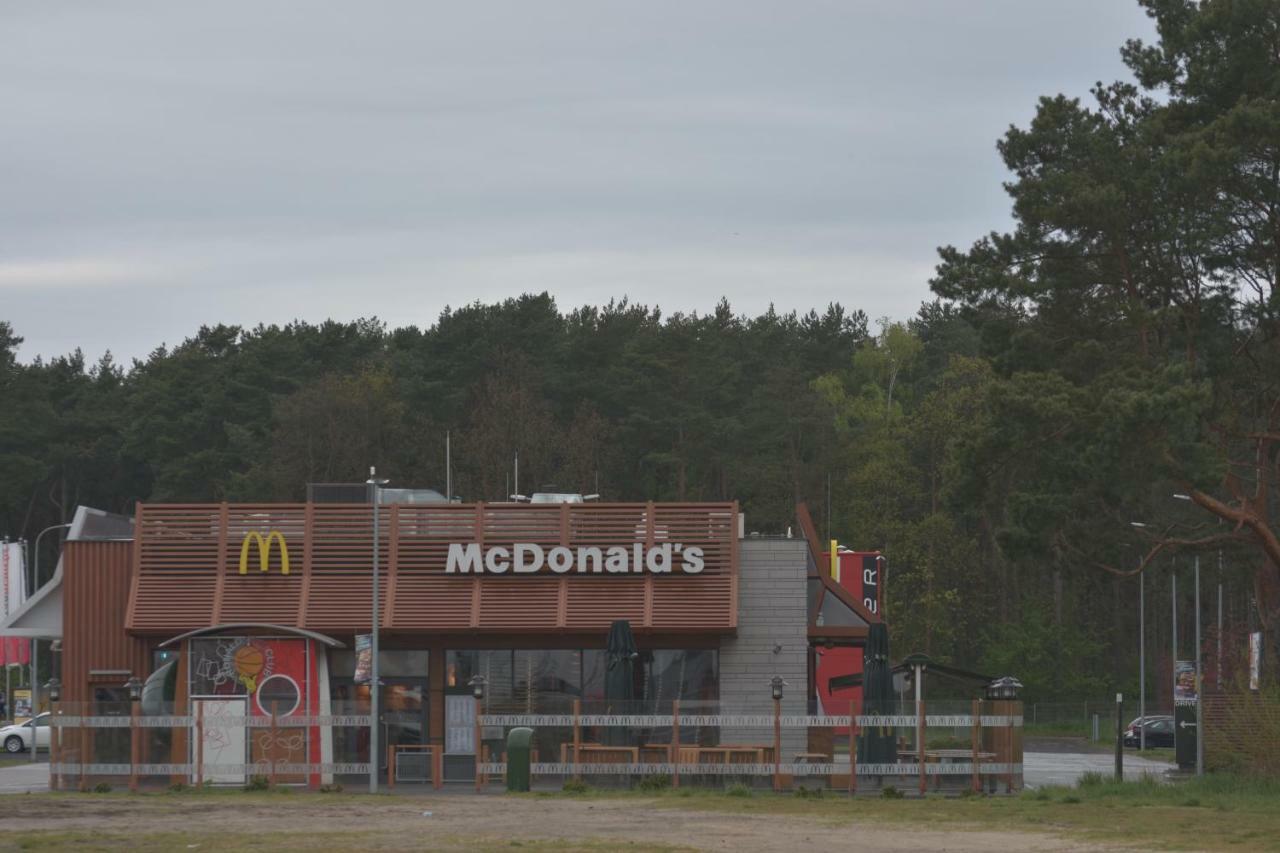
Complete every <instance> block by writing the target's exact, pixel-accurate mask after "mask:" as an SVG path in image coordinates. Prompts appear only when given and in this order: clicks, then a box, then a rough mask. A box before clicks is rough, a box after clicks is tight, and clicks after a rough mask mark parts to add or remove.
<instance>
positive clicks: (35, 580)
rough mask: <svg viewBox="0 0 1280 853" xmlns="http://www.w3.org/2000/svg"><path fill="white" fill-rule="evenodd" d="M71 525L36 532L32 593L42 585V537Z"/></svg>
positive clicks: (70, 523) (33, 551)
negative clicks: (51, 531)
mask: <svg viewBox="0 0 1280 853" xmlns="http://www.w3.org/2000/svg"><path fill="white" fill-rule="evenodd" d="M71 525H72V522H70V521H68V522H67V523H66V524H51V525H49V526H48V527H46V528H45V529H44V530H41V531H40V532H39V533H37V534H36V542H35V545H34V546H33V547H32V549H31V553H32V557H33V559H32V561H31V595H35V594H36V590H37V589H38V588H39V585H40V538H41V537H42V536H44V535H45V534H46V533H48V532H49V531H50V530H58V529H60V528H63V527H70V526H71ZM33 682H34V679H33Z"/></svg>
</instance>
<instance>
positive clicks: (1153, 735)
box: [1124, 714, 1174, 749]
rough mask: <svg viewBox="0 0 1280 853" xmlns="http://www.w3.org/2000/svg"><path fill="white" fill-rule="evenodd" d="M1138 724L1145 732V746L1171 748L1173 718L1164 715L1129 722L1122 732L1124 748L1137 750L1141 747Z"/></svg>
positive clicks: (1148, 716)
mask: <svg viewBox="0 0 1280 853" xmlns="http://www.w3.org/2000/svg"><path fill="white" fill-rule="evenodd" d="M1144 721H1145V722H1144ZM1140 724H1141V725H1143V726H1144V727H1145V728H1146V730H1147V746H1149V747H1150V746H1164V747H1170V748H1172V747H1173V732H1174V728H1173V717H1170V716H1167V715H1164V714H1160V715H1156V716H1152V715H1147V716H1146V717H1145V718H1144V717H1138V718H1137V719H1135V720H1134V721H1133V722H1131V723H1130V724H1129V728H1127V729H1125V732H1124V745H1125V746H1129V747H1133V748H1134V749H1137V748H1139V747H1140V746H1141V745H1142V739H1141V737H1140V735H1139V733H1138V726H1139V725H1140Z"/></svg>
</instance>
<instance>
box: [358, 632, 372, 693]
mask: <svg viewBox="0 0 1280 853" xmlns="http://www.w3.org/2000/svg"><path fill="white" fill-rule="evenodd" d="M372 678H373V635H371V634H356V672H355V682H356V684H368V683H369V681H370V680H372Z"/></svg>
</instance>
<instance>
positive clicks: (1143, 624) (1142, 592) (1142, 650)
mask: <svg viewBox="0 0 1280 853" xmlns="http://www.w3.org/2000/svg"><path fill="white" fill-rule="evenodd" d="M1129 525H1130V526H1132V527H1137V528H1143V527H1146V526H1147V525H1145V524H1143V523H1142V522H1141V521H1131V522H1129ZM1138 568H1139V572H1138V749H1139V750H1141V751H1143V752H1145V751H1146V749H1147V616H1146V603H1147V573H1146V572H1144V571H1141V568H1142V555H1141V554H1139V555H1138Z"/></svg>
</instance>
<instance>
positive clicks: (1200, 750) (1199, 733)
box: [1173, 495, 1221, 776]
mask: <svg viewBox="0 0 1280 853" xmlns="http://www.w3.org/2000/svg"><path fill="white" fill-rule="evenodd" d="M1173 497H1174V498H1175V499H1176V500H1180V501H1189V500H1191V496H1190V495H1174V496H1173ZM1219 560H1221V554H1219ZM1195 583H1196V775H1197V776H1203V775H1204V700H1203V699H1202V698H1201V694H1203V693H1204V682H1203V673H1202V672H1201V670H1200V657H1201V655H1200V555H1199V554H1196V560H1195Z"/></svg>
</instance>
